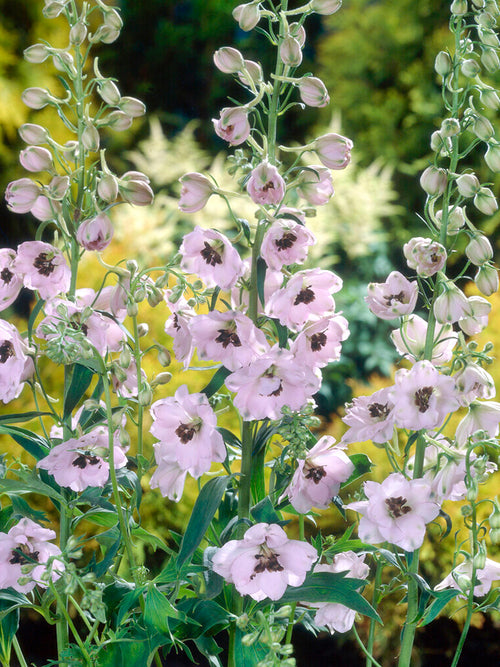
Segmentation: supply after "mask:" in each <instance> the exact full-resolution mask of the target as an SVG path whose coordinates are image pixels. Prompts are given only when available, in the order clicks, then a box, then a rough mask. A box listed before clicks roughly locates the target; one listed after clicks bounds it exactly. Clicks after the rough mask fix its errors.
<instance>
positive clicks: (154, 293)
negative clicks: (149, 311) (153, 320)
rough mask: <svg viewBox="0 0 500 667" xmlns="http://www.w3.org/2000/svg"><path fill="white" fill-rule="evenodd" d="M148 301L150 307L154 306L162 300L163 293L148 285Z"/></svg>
mask: <svg viewBox="0 0 500 667" xmlns="http://www.w3.org/2000/svg"><path fill="white" fill-rule="evenodd" d="M147 299H148V303H149V305H150V306H151V308H156V306H158V305H159V304H160V303H162V302H163V294H162V292H160V290H159V289H156V287H150V288H149V290H148V293H147Z"/></svg>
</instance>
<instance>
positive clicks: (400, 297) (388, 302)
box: [384, 290, 405, 306]
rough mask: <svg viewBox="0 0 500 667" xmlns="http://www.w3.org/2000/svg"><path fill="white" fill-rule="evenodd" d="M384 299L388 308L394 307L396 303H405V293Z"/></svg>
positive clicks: (391, 295) (390, 295)
mask: <svg viewBox="0 0 500 667" xmlns="http://www.w3.org/2000/svg"><path fill="white" fill-rule="evenodd" d="M384 299H385V303H386V305H387V306H392V305H394V303H404V302H405V293H404V292H403V290H401V292H400V293H399V294H389V296H384Z"/></svg>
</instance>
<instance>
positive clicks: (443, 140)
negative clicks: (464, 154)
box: [431, 130, 452, 155]
mask: <svg viewBox="0 0 500 667" xmlns="http://www.w3.org/2000/svg"><path fill="white" fill-rule="evenodd" d="M451 149H452V144H451V139H450V138H449V137H444V136H443V135H442V134H441V132H439V131H438V130H436V131H435V132H433V133H432V134H431V150H433V151H434V152H435V153H440V154H441V155H447V154H448V153H449V152H450V151H451Z"/></svg>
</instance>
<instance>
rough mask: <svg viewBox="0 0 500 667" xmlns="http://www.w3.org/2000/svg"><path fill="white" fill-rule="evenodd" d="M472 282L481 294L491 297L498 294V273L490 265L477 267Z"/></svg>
mask: <svg viewBox="0 0 500 667" xmlns="http://www.w3.org/2000/svg"><path fill="white" fill-rule="evenodd" d="M474 282H475V283H476V287H477V288H478V290H479V291H480V292H481V294H484V295H485V296H491V295H492V294H495V292H498V271H497V270H496V269H495V267H494V266H492V265H491V264H483V265H482V266H480V267H479V270H478V272H477V273H476V276H475V278H474Z"/></svg>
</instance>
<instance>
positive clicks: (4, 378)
mask: <svg viewBox="0 0 500 667" xmlns="http://www.w3.org/2000/svg"><path fill="white" fill-rule="evenodd" d="M26 349H27V348H26V344H25V342H24V340H23V339H22V338H21V336H20V335H19V332H18V330H17V329H16V327H15V326H14V325H13V324H9V322H6V321H5V320H0V400H1V401H3V402H4V403H9V402H10V401H12V400H13V399H14V398H17V397H18V396H19V394H20V393H21V391H22V389H23V386H24V383H25V382H26V380H28V379H29V378H30V377H31V376H32V375H33V373H34V371H35V367H34V365H33V360H32V358H31V357H28V355H27V354H26Z"/></svg>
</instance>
